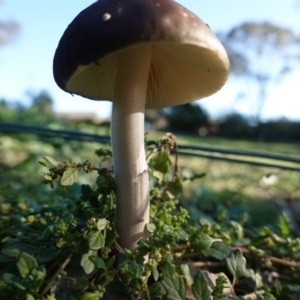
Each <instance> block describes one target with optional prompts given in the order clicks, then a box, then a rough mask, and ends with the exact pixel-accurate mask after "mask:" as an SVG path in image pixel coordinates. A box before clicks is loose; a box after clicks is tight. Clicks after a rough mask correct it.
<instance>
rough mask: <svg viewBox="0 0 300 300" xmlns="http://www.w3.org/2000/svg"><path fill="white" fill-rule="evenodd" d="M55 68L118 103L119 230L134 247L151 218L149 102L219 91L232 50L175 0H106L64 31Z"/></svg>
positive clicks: (68, 86)
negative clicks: (146, 131)
mask: <svg viewBox="0 0 300 300" xmlns="http://www.w3.org/2000/svg"><path fill="white" fill-rule="evenodd" d="M53 72H54V78H55V81H56V83H57V84H58V86H59V87H60V88H61V89H63V90H64V91H66V92H69V93H72V94H77V95H81V96H83V97H86V98H89V99H92V100H110V101H112V103H113V108H112V120H111V144H112V150H113V166H114V172H115V180H116V229H117V232H118V234H119V243H120V245H121V247H123V248H128V249H134V248H135V247H136V244H137V241H138V240H139V239H140V238H141V237H143V231H144V226H145V224H146V223H148V222H149V179H148V166H147V163H146V158H145V150H144V111H145V108H163V107H167V106H173V105H179V104H184V103H187V102H191V101H194V100H197V99H200V98H203V97H207V96H209V95H211V94H213V93H215V92H217V91H218V90H219V89H220V88H221V87H222V86H223V85H224V83H225V81H226V80H227V77H228V72H229V61H228V57H227V54H226V51H225V50H224V48H223V46H222V44H221V43H220V42H219V40H218V39H217V37H216V36H215V35H214V34H213V33H212V31H211V30H210V28H209V27H208V26H207V25H206V24H205V23H204V22H202V21H201V20H200V19H199V18H198V17H197V16H195V15H194V14H193V13H192V12H190V11H189V10H187V9H186V8H184V7H183V6H181V5H179V4H177V3H176V2H175V1H173V0H99V1H97V2H95V3H94V4H92V5H91V6H89V7H87V8H86V9H85V10H83V11H82V12H81V13H79V15H78V16H77V17H76V18H75V19H74V20H73V21H72V23H71V24H70V25H69V26H68V28H67V29H66V31H65V32H64V34H63V36H62V38H61V40H60V42H59V44H58V47H57V49H56V53H55V57H54V63H53Z"/></svg>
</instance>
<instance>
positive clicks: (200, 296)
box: [192, 271, 210, 300]
mask: <svg viewBox="0 0 300 300" xmlns="http://www.w3.org/2000/svg"><path fill="white" fill-rule="evenodd" d="M192 291H193V294H194V296H195V298H196V299H197V300H209V299H210V290H209V287H208V282H207V279H206V277H205V275H204V274H203V273H202V272H201V271H199V272H198V273H197V274H196V275H195V276H194V283H193V284H192Z"/></svg>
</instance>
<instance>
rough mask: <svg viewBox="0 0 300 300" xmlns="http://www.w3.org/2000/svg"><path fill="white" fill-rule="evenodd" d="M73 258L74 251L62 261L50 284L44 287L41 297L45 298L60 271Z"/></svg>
mask: <svg viewBox="0 0 300 300" xmlns="http://www.w3.org/2000/svg"><path fill="white" fill-rule="evenodd" d="M71 258H72V253H70V254H69V255H68V257H67V258H66V259H65V261H64V262H63V263H62V265H61V266H60V267H59V269H58V270H57V271H56V272H55V274H54V275H53V276H52V279H51V280H50V281H49V282H48V284H47V285H46V286H45V287H44V288H43V290H42V292H41V293H40V295H39V299H43V297H44V295H45V294H46V293H47V292H48V290H49V289H50V288H51V286H52V285H53V284H54V282H55V281H56V280H57V276H58V275H59V273H60V272H61V271H62V270H64V268H65V267H66V266H67V265H68V264H69V262H70V260H71Z"/></svg>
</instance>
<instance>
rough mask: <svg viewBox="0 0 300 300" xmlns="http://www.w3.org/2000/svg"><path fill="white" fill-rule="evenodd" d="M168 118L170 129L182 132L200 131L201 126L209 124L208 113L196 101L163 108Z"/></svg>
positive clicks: (163, 114)
mask: <svg viewBox="0 0 300 300" xmlns="http://www.w3.org/2000/svg"><path fill="white" fill-rule="evenodd" d="M161 114H162V116H164V117H165V118H166V119H167V122H168V130H170V131H174V132H182V133H198V130H199V128H200V127H203V126H207V125H208V114H207V112H206V111H205V110H204V109H202V108H201V107H200V106H199V105H198V104H196V103H187V104H184V105H178V106H173V107H169V108H165V109H163V110H161Z"/></svg>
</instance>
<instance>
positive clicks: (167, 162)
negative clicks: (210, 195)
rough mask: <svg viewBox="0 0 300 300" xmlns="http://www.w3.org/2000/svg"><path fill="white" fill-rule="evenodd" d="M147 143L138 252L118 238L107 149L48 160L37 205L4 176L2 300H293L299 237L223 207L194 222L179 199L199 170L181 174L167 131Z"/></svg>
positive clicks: (299, 287)
mask: <svg viewBox="0 0 300 300" xmlns="http://www.w3.org/2000/svg"><path fill="white" fill-rule="evenodd" d="M146 145H147V147H148V157H147V160H148V163H149V167H150V171H149V172H150V181H151V191H150V198H151V212H150V223H149V224H147V225H146V227H145V235H146V236H147V237H146V238H144V239H141V240H140V241H139V243H138V247H137V249H136V250H135V251H129V250H127V249H122V248H121V247H120V246H119V244H118V242H117V241H118V235H117V232H116V229H115V226H114V224H115V222H114V218H115V215H114V213H115V183H114V178H113V170H112V168H111V167H107V166H108V164H107V161H108V160H110V159H111V150H110V148H109V147H102V148H101V149H99V150H97V151H96V155H97V156H98V160H99V161H100V163H99V165H97V166H94V165H92V163H91V162H90V161H88V160H86V161H83V162H81V163H74V162H71V163H70V162H68V161H62V162H59V161H56V160H55V158H52V157H50V156H45V157H44V160H43V161H40V164H41V165H42V166H43V167H44V168H45V171H44V173H43V180H42V182H43V184H45V185H48V186H49V187H48V188H47V189H44V188H43V187H41V189H40V190H34V192H33V193H32V192H31V193H30V191H26V194H27V195H30V196H28V197H31V198H35V197H36V201H29V199H28V198H26V197H24V195H23V194H22V189H21V190H19V189H16V188H15V186H16V184H17V183H18V180H16V178H2V179H1V180H2V181H5V184H4V183H2V184H1V189H2V192H1V198H0V249H1V254H0V275H1V278H0V295H1V299H16V300H23V299H26V300H34V299H36V300H37V299H45V300H61V299H70V300H77V299H78V300H98V299H133V300H142V299H147V300H150V299H153V300H154V299H157V300H159V299H171V300H181V299H183V300H184V299H196V300H208V299H213V300H217V299H298V298H297V297H300V296H299V295H300V275H299V274H300V272H299V271H300V239H299V238H298V237H297V233H295V232H293V231H292V229H291V226H290V224H289V221H288V219H287V218H286V216H285V215H284V214H281V215H280V216H279V218H278V219H277V220H276V221H275V222H274V223H275V224H276V226H274V227H272V228H270V227H267V226H261V227H253V226H251V222H249V216H248V215H247V213H245V212H243V213H241V214H238V213H237V214H236V215H235V216H234V217H232V216H231V215H230V214H228V211H227V210H226V208H224V207H221V208H220V209H217V210H216V211H217V213H216V214H214V216H210V217H209V218H203V217H201V216H199V218H195V217H193V218H190V216H189V212H188V210H186V209H184V208H182V207H181V205H180V202H179V198H180V195H181V194H182V193H183V187H184V186H185V185H186V183H188V182H191V181H193V182H197V181H199V180H202V179H201V178H203V177H204V176H205V174H204V173H203V172H199V173H191V172H190V173H189V176H182V175H181V174H180V170H179V167H178V155H177V154H176V153H177V152H176V151H177V150H176V148H177V147H176V141H175V139H174V137H173V136H172V135H171V134H166V135H165V136H164V137H163V138H162V139H161V140H160V141H159V142H158V143H156V142H150V141H148V142H146ZM171 151H175V159H173V160H172V159H171V156H170V152H171ZM80 172H81V173H89V174H90V173H92V174H95V175H94V176H95V184H94V185H88V184H81V186H80V192H79V193H77V192H76V191H75V190H74V189H72V186H74V185H76V182H77V180H78V174H79V173H80ZM0 176H1V175H0ZM50 187H52V189H51V188H50ZM27 188H28V187H27ZM24 189H25V187H24ZM28 189H29V190H30V188H28ZM57 189H63V191H64V193H63V195H64V197H63V198H60V197H58V196H57V193H56V191H57ZM35 193H36V194H35ZM266 213H268V212H266ZM113 297H118V298H113ZM295 297H296V298H295Z"/></svg>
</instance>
